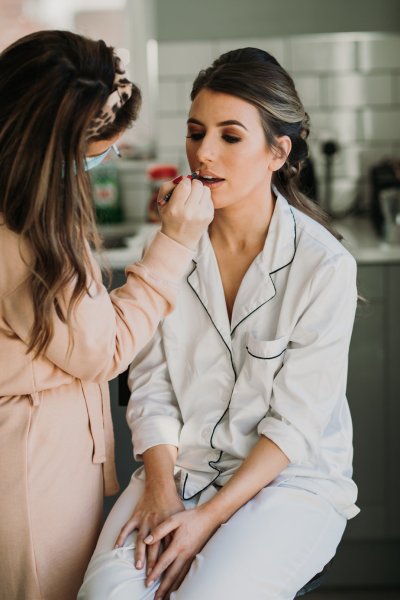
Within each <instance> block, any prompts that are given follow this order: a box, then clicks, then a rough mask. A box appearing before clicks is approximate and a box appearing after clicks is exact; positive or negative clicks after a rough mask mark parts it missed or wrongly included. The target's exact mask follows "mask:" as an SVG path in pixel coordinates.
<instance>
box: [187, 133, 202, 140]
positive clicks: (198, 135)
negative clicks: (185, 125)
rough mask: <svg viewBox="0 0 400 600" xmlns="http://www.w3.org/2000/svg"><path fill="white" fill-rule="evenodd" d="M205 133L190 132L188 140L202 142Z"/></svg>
mask: <svg viewBox="0 0 400 600" xmlns="http://www.w3.org/2000/svg"><path fill="white" fill-rule="evenodd" d="M204 135H205V133H204V132H196V133H195V132H190V131H189V133H188V134H187V136H186V138H187V139H190V140H195V141H196V140H201V139H202V138H203V137H204Z"/></svg>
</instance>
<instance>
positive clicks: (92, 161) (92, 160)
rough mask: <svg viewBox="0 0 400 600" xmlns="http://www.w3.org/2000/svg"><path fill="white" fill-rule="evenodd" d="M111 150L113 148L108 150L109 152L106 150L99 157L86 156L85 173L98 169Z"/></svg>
mask: <svg viewBox="0 0 400 600" xmlns="http://www.w3.org/2000/svg"><path fill="white" fill-rule="evenodd" d="M110 150H111V147H110V148H107V150H105V151H104V152H103V153H102V154H98V155H97V156H86V158H85V167H84V168H85V171H90V170H91V169H94V168H95V167H98V166H99V165H100V164H101V163H102V162H103V160H104V159H105V157H106V156H107V154H108V153H109V152H110Z"/></svg>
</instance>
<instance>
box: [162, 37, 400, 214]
mask: <svg viewBox="0 0 400 600" xmlns="http://www.w3.org/2000/svg"><path fill="white" fill-rule="evenodd" d="M246 46H253V47H256V48H261V49H263V50H267V51H268V52H270V53H271V54H272V55H273V56H275V57H276V58H277V60H278V61H279V62H281V63H282V65H283V66H284V67H285V68H286V69H287V70H288V71H289V73H290V74H291V75H292V77H293V79H294V81H295V84H296V88H297V90H298V93H299V95H300V97H301V99H302V101H303V103H304V105H305V107H306V110H307V112H308V113H309V114H310V118H311V135H310V154H311V158H312V159H313V161H314V164H315V170H316V174H317V178H318V183H319V190H320V195H321V197H322V198H323V197H324V196H323V194H324V186H325V165H326V161H325V157H324V155H323V154H322V152H321V146H322V144H323V143H324V142H325V141H327V140H334V141H336V142H337V144H338V146H339V151H338V153H337V154H336V155H335V157H334V159H333V177H334V185H333V205H334V206H335V207H337V208H346V206H349V205H350V204H351V203H352V201H353V200H354V199H355V197H356V196H360V194H361V195H362V200H364V204H366V203H367V202H368V198H369V194H370V190H369V170H370V168H371V166H372V165H374V164H376V163H377V162H379V161H380V160H381V159H382V158H384V157H389V156H397V157H399V156H400V35H392V34H378V33H371V34H362V33H355V34H330V35H312V36H292V37H286V38H270V39H259V38H254V39H253V38H250V39H232V40H223V41H219V42H218V41H207V40H204V41H203V42H195V43H190V42H174V43H169V42H168V43H160V44H159V76H160V98H159V107H158V144H159V146H158V148H159V158H160V159H161V160H164V161H168V162H174V163H175V164H177V165H178V166H179V168H183V169H186V168H187V163H186V158H185V121H186V118H187V112H188V110H189V107H190V91H191V87H192V82H193V79H194V77H195V76H196V75H197V73H198V72H199V70H200V69H201V68H206V67H208V66H209V65H210V64H211V62H212V60H213V59H215V58H216V57H217V56H219V55H220V54H222V53H223V52H227V51H229V50H232V49H235V48H243V47H246Z"/></svg>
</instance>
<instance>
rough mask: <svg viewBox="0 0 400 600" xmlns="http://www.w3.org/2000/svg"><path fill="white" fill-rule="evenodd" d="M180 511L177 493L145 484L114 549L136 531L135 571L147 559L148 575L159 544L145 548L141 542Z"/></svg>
mask: <svg viewBox="0 0 400 600" xmlns="http://www.w3.org/2000/svg"><path fill="white" fill-rule="evenodd" d="M182 510H184V505H183V503H182V500H181V499H180V497H179V495H178V493H177V492H175V491H171V490H168V491H167V490H166V489H165V488H164V489H163V490H162V491H161V490H159V489H158V488H157V489H156V487H155V486H152V485H150V484H148V483H146V486H145V491H144V493H143V496H142V497H141V499H140V500H139V502H138V503H137V505H136V506H135V508H134V510H133V513H132V516H131V517H130V519H129V520H128V521H127V522H126V523H125V525H124V526H123V527H122V529H121V531H120V533H119V536H118V538H117V540H116V544H115V545H116V547H117V546H122V545H123V544H124V542H125V540H126V538H127V536H128V535H129V534H130V533H132V531H134V530H135V529H136V530H137V537H136V548H135V555H134V563H135V566H136V568H137V569H142V568H143V567H144V565H145V561H146V558H147V568H146V573H147V574H149V573H150V572H151V569H152V568H153V567H154V565H155V563H156V561H157V557H158V554H159V549H160V543H155V544H152V545H151V546H146V544H144V542H143V540H144V538H145V537H146V536H147V535H149V533H150V531H152V530H153V529H155V528H156V527H157V525H159V524H160V523H162V522H163V521H165V519H167V518H168V517H170V516H171V515H173V514H175V513H177V512H180V511H182ZM167 543H168V539H167ZM165 545H166V544H165V542H164V546H165ZM146 554H147V556H146Z"/></svg>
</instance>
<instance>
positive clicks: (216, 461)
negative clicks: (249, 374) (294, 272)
mask: <svg viewBox="0 0 400 600" xmlns="http://www.w3.org/2000/svg"><path fill="white" fill-rule="evenodd" d="M290 212H291V214H292V217H293V224H294V250H293V256H292V258H291V259H290V261H289V262H288V263H287V264H286V265H283V267H279V269H276V270H275V271H272V272H271V273H269V276H270V279H271V282H272V285H273V286H274V292H275V293H274V295H273V296H272V297H271V298H269V300H272V298H274V297H275V296H276V287H275V284H274V282H273V280H272V277H271V275H273V274H274V273H277V272H278V271H280V270H281V269H284V268H286V267H288V266H289V265H290V264H291V263H292V262H293V259H294V257H295V254H296V220H295V218H294V214H293V211H292V209H291V208H290ZM193 262H194V268H193V269H192V271H191V272H190V273H189V275H188V276H187V278H186V281H187V282H188V284H189V286H190V287H191V288H192V290H193V292H194V293H195V295H196V296H197V298H198V299H199V301H200V304H201V305H202V306H203V308H204V310H205V311H206V313H207V314H208V316H209V318H210V321H211V323H212V324H213V326H214V328H215V329H216V330H217V332H218V334H219V336H220V338H221V339H222V341H223V342H224V344H225V346H226V347H227V349H228V352H229V355H230V358H231V366H232V370H233V374H234V377H235V384H234V386H233V388H232V391H231V395H230V398H229V402H228V405H227V407H226V409H225V410H224V412H223V413H222V416H221V417H220V419H219V420H218V421H217V422H216V424H215V425H214V428H213V430H212V433H211V436H210V446H211V448H212V449H213V450H216V448H215V446H214V444H213V437H214V433H215V430H216V428H217V427H218V425H219V424H220V423H221V421H222V420H223V418H224V417H225V415H226V413H227V412H228V410H229V407H230V405H231V402H232V395H233V390H234V389H235V385H236V381H237V374H236V371H235V366H234V364H233V356H232V352H231V349H230V348H229V346H228V345H227V343H226V342H225V340H224V338H223V337H222V335H221V333H220V331H219V329H218V328H217V327H216V325H215V323H214V321H213V320H212V318H211V315H210V313H209V312H208V310H207V308H206V307H205V306H204V304H203V302H202V301H201V298H200V296H199V295H198V293H197V292H196V290H195V289H194V287H193V286H192V284H191V283H190V281H189V277H190V276H191V275H192V273H193V272H194V271H195V270H196V269H197V263H196V261H194V260H193ZM269 300H267V301H266V302H263V304H260V306H258V307H257V308H256V309H254V310H253V312H251V313H250V314H248V315H247V316H246V317H244V319H242V320H241V321H239V323H238V324H237V325H236V327H235V328H234V329H233V330H232V331H231V336H232V334H233V332H234V331H235V329H236V328H237V327H238V325H240V323H243V321H245V320H246V319H247V318H248V317H249V316H250V315H252V314H253V313H254V312H255V311H256V310H258V309H259V308H261V306H264V304H267V302H269ZM285 350H286V348H285ZM285 350H284V351H285ZM284 351H283V352H284ZM278 356H279V355H278ZM256 358H259V357H256ZM272 358H275V357H272ZM222 455H223V451H222V450H220V454H219V457H218V459H217V460H211V461H208V465H209V466H210V467H211V468H212V469H214V470H215V471H217V472H218V474H217V475H216V476H215V477H214V479H213V480H212V481H210V483H208V484H207V485H206V486H205V487H203V488H202V489H201V490H198V491H197V492H196V493H195V494H193V495H192V496H189V497H188V498H185V489H186V482H187V480H188V477H189V474H188V473H187V474H186V477H185V481H184V484H183V490H182V499H183V500H190V499H191V498H194V496H197V494H201V492H204V490H206V489H207V488H209V487H210V485H212V484H213V483H214V481H216V480H217V479H218V477H219V476H220V475H221V473H222V471H220V470H219V469H218V467H217V466H215V465H216V464H217V463H218V462H219V461H220V460H221V458H222Z"/></svg>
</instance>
